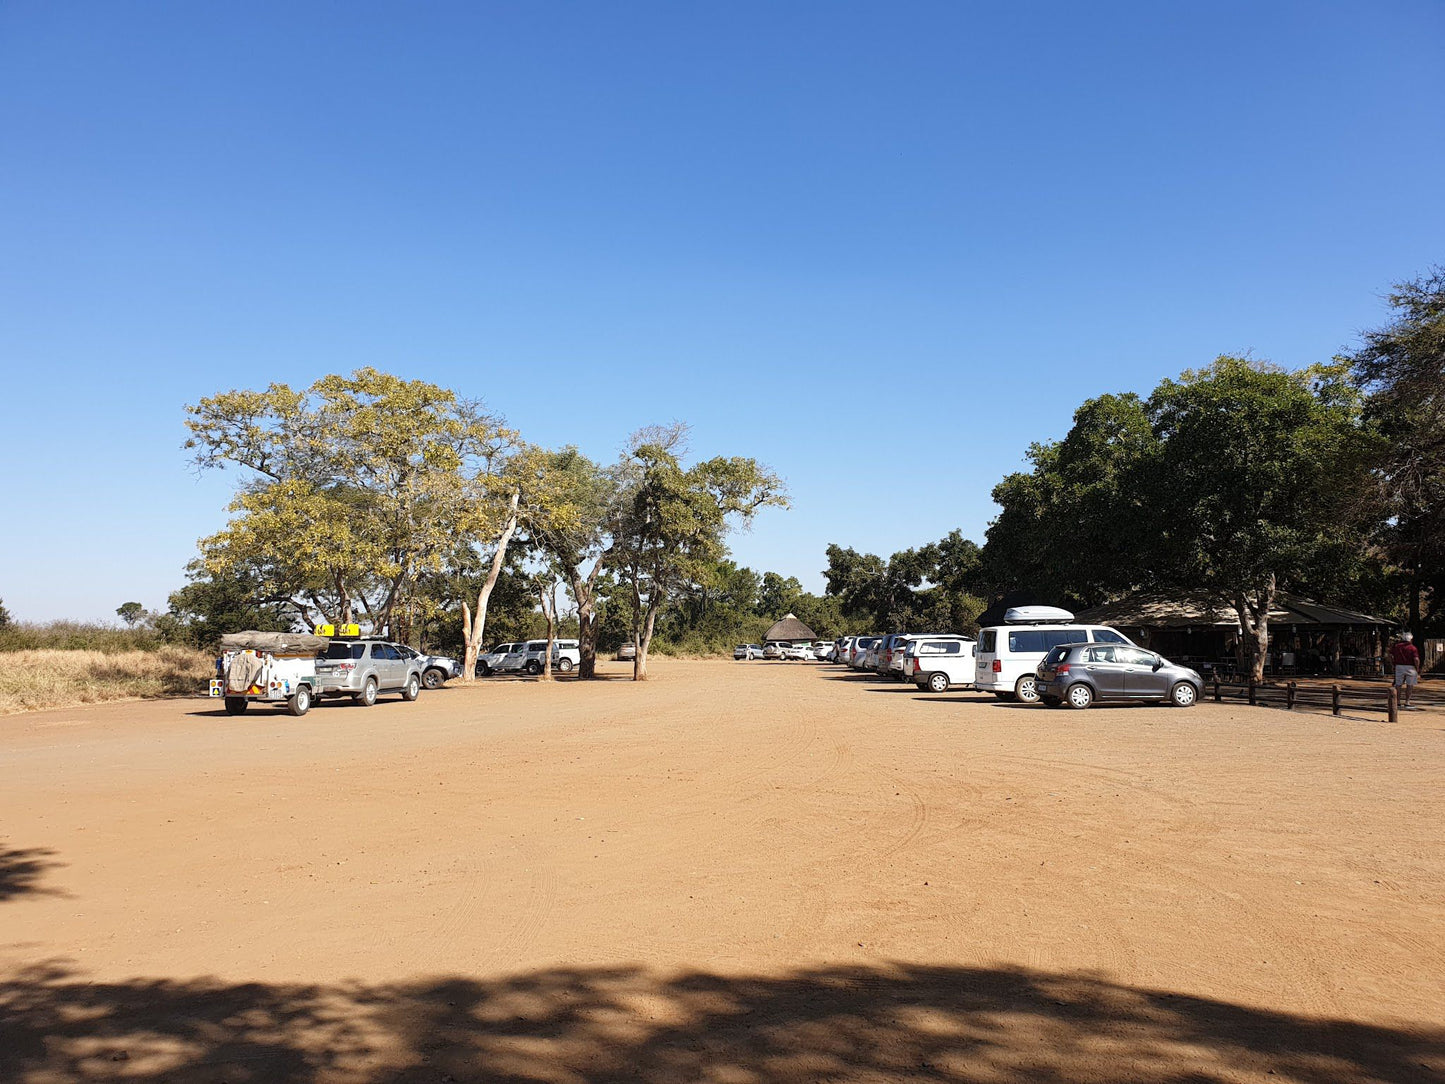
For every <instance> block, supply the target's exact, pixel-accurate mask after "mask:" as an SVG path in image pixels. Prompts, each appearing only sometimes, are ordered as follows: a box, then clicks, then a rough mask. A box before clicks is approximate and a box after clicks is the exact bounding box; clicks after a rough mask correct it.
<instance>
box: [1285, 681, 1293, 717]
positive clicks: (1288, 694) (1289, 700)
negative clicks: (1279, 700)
mask: <svg viewBox="0 0 1445 1084" xmlns="http://www.w3.org/2000/svg"><path fill="white" fill-rule="evenodd" d="M1294 694H1295V684H1294V682H1293V681H1291V682H1290V683H1289V685H1288V686H1287V687H1286V688H1285V692H1284V706H1285V710H1286V711H1294Z"/></svg>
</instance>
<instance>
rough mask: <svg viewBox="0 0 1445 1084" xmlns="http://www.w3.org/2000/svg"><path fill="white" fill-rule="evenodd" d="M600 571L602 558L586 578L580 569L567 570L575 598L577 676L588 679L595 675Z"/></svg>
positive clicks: (598, 559)
mask: <svg viewBox="0 0 1445 1084" xmlns="http://www.w3.org/2000/svg"><path fill="white" fill-rule="evenodd" d="M601 571H602V558H601V557H599V558H597V561H596V563H595V564H593V566H592V571H591V572H589V573H588V574H587V578H586V579H585V580H584V579H583V578H582V573H581V570H580V569H577V568H570V569H568V570H567V572H568V578H569V579H570V580H571V581H572V595H573V597H574V598H575V599H576V600H577V653H578V655H579V656H580V659H579V661H578V663H577V676H578V677H579V678H580V679H581V680H583V681H588V680H591V679H592V678H595V677H596V676H597V596H596V589H597V575H598V573H600V572H601Z"/></svg>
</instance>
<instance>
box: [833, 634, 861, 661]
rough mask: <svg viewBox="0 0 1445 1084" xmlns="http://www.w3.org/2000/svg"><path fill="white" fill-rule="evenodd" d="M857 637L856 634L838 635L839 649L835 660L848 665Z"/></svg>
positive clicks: (834, 656) (834, 657)
mask: <svg viewBox="0 0 1445 1084" xmlns="http://www.w3.org/2000/svg"><path fill="white" fill-rule="evenodd" d="M856 639H857V637H856V636H840V637H838V639H837V641H836V646H837V650H836V652H835V653H834V655H833V661H834V662H841V663H842V664H843V665H845V666H846V665H847V664H848V659H849V657H850V655H851V653H852V651H853V641H854V640H856Z"/></svg>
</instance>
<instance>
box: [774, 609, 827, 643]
mask: <svg viewBox="0 0 1445 1084" xmlns="http://www.w3.org/2000/svg"><path fill="white" fill-rule="evenodd" d="M817 638H818V634H817V633H816V632H814V631H813V630H812V629H810V628H808V626H807V625H805V624H803V623H802V622H801V621H799V620H798V618H797V615H796V614H787V615H786V616H784V618H783V619H782V620H781V621H774V622H773V623H772V624H771V625H770V626H768V631H767V632H765V633H764V634H763V639H764V640H765V641H766V640H779V641H783V642H786V643H793V644H805V643H812V642H813V641H814V640H816V639H817Z"/></svg>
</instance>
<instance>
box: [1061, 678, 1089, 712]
mask: <svg viewBox="0 0 1445 1084" xmlns="http://www.w3.org/2000/svg"><path fill="white" fill-rule="evenodd" d="M1093 702H1094V690H1093V689H1091V688H1089V687H1088V686H1087V685H1083V684H1079V685H1070V686H1069V688H1068V691H1067V692H1065V693H1064V703H1065V704H1067V705H1069V707H1071V708H1073V709H1074V710H1076V711H1083V710H1084V709H1085V708H1087V707H1088V706H1089V705H1090V704H1092V703H1093Z"/></svg>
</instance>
